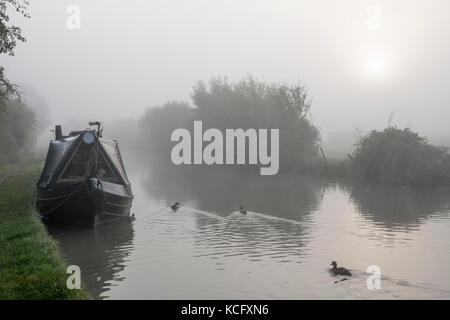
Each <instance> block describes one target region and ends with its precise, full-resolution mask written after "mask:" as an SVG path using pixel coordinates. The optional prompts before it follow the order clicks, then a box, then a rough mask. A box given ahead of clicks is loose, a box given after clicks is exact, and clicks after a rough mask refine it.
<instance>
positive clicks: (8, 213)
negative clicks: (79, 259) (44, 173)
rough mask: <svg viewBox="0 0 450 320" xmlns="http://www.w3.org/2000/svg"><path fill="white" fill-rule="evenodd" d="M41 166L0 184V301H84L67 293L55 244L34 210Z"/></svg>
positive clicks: (80, 295)
mask: <svg viewBox="0 0 450 320" xmlns="http://www.w3.org/2000/svg"><path fill="white" fill-rule="evenodd" d="M40 169H41V166H40V165H36V164H34V165H27V166H25V167H23V168H21V169H20V170H19V171H18V173H16V174H14V175H13V176H11V177H9V178H8V179H7V180H6V181H4V182H3V183H2V184H0V248H1V250H0V300H4V299H27V300H28V299H87V298H88V294H87V293H86V291H84V290H69V289H68V288H67V286H66V280H67V277H68V276H69V275H68V274H66V266H65V264H64V263H63V262H62V260H61V258H60V256H59V253H58V249H57V246H56V243H55V242H54V241H53V240H52V239H51V238H50V237H49V235H48V234H47V232H46V230H45V227H44V225H43V224H42V223H41V222H40V221H39V219H38V218H37V216H36V214H35V213H34V211H33V208H32V204H33V195H34V192H35V182H36V180H37V178H38V175H39V173H40Z"/></svg>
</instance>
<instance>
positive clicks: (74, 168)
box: [61, 153, 86, 180]
mask: <svg viewBox="0 0 450 320" xmlns="http://www.w3.org/2000/svg"><path fill="white" fill-rule="evenodd" d="M85 176H86V161H84V159H82V157H81V156H80V155H79V154H78V153H77V154H75V156H74V157H73V158H72V161H71V162H70V164H69V166H68V167H67V168H66V170H65V171H64V173H63V174H62V176H61V178H62V179H71V180H72V179H79V178H83V177H85Z"/></svg>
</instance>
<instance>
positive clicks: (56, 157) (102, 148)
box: [38, 129, 130, 185]
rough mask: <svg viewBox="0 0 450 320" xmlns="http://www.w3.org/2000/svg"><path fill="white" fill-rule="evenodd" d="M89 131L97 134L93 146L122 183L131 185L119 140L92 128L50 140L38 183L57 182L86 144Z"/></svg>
mask: <svg viewBox="0 0 450 320" xmlns="http://www.w3.org/2000/svg"><path fill="white" fill-rule="evenodd" d="M87 132H91V133H93V134H94V135H95V141H94V143H93V146H94V145H96V146H97V148H98V151H99V152H101V153H102V154H103V156H104V159H105V160H106V161H107V162H108V165H109V166H110V167H111V169H112V170H113V171H114V173H115V174H116V176H118V178H119V180H121V183H123V184H125V185H130V182H129V180H128V177H127V174H126V171H125V167H124V164H123V161H122V156H121V154H120V150H119V144H118V142H117V141H116V140H109V139H105V138H100V137H98V136H97V135H96V132H95V131H93V130H90V129H86V130H82V131H72V132H71V133H70V134H69V135H68V136H63V137H62V138H61V139H59V140H51V141H50V144H49V148H48V152H47V158H46V160H45V165H44V169H43V170H42V174H41V177H40V179H39V181H38V185H41V184H47V185H49V184H55V183H56V181H57V179H58V176H59V175H60V174H61V172H62V171H63V170H64V168H65V167H66V164H67V163H68V162H69V161H70V160H71V159H72V157H73V155H74V154H75V153H77V152H78V150H79V149H80V147H81V146H82V145H83V144H84V142H83V136H84V135H85V133H87Z"/></svg>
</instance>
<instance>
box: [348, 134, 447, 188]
mask: <svg viewBox="0 0 450 320" xmlns="http://www.w3.org/2000/svg"><path fill="white" fill-rule="evenodd" d="M351 169H352V172H353V174H354V175H356V176H357V177H360V178H363V179H365V180H367V181H370V182H375V183H388V184H409V185H419V186H429V185H443V184H449V182H450V155H449V153H448V150H447V149H446V148H444V147H437V146H433V145H431V144H430V143H429V142H428V141H427V139H426V138H423V137H421V136H419V135H418V134H417V133H415V132H413V131H411V130H410V129H408V128H405V129H398V128H395V127H388V128H386V129H384V130H383V131H376V130H373V131H372V132H370V133H369V134H367V135H366V136H364V137H362V138H361V139H360V141H359V142H358V143H357V148H356V150H355V152H354V153H353V160H352V163H351Z"/></svg>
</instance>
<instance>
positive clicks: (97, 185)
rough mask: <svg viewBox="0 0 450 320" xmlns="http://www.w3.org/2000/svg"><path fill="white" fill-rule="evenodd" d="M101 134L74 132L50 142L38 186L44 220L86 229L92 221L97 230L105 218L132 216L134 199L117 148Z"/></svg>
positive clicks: (89, 131) (89, 130) (85, 131)
mask: <svg viewBox="0 0 450 320" xmlns="http://www.w3.org/2000/svg"><path fill="white" fill-rule="evenodd" d="M99 132H100V133H101V131H100V128H99V130H97V131H96V130H91V129H86V130H83V131H75V132H71V133H70V134H69V135H68V136H62V135H61V136H60V137H57V138H55V140H53V141H51V142H50V146H49V149H48V153H47V158H46V161H45V165H44V169H43V170H42V174H41V176H40V179H39V181H38V183H37V188H38V198H37V204H36V206H37V208H38V211H39V212H40V214H41V216H42V217H43V218H45V219H47V220H58V221H60V222H68V223H77V222H78V220H80V222H81V224H85V220H86V218H87V217H88V219H87V220H88V221H90V220H91V218H92V219H93V223H94V224H97V223H98V222H99V221H100V220H105V219H103V218H105V217H106V216H108V217H117V216H128V215H129V213H130V209H131V200H132V198H133V195H132V191H131V185H130V182H129V180H128V177H127V174H126V171H125V167H124V163H123V160H122V157H121V154H120V151H119V146H118V143H117V141H115V140H108V139H104V138H102V137H101V134H100V135H99ZM74 199H76V201H81V202H80V203H76V202H74ZM85 211H87V212H85ZM68 212H69V213H70V214H68ZM68 215H69V216H70V217H69V218H70V219H69V218H67V216H68ZM77 216H78V217H82V218H83V219H78V218H77ZM61 220H62V221H61ZM88 224H91V223H88Z"/></svg>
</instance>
